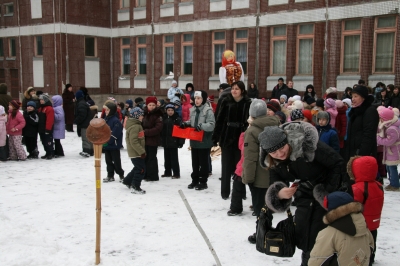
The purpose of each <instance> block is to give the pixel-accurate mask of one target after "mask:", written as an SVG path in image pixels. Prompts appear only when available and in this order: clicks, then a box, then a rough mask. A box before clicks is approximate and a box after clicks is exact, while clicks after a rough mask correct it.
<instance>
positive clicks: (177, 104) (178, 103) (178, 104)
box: [174, 100, 182, 106]
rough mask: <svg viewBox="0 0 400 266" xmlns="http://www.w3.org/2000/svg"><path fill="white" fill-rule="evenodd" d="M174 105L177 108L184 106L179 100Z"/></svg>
mask: <svg viewBox="0 0 400 266" xmlns="http://www.w3.org/2000/svg"><path fill="white" fill-rule="evenodd" d="M174 104H175V105H176V106H182V103H181V101H179V100H176V101H175V102H174Z"/></svg>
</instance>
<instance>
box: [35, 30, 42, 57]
mask: <svg viewBox="0 0 400 266" xmlns="http://www.w3.org/2000/svg"><path fill="white" fill-rule="evenodd" d="M38 37H41V38H42V54H39V53H38ZM34 47H35V57H43V35H36V36H35V42H34Z"/></svg>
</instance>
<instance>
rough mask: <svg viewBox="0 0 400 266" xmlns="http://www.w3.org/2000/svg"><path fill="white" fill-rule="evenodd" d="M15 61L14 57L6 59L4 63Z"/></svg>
mask: <svg viewBox="0 0 400 266" xmlns="http://www.w3.org/2000/svg"><path fill="white" fill-rule="evenodd" d="M15 60H17V58H16V57H6V61H15Z"/></svg>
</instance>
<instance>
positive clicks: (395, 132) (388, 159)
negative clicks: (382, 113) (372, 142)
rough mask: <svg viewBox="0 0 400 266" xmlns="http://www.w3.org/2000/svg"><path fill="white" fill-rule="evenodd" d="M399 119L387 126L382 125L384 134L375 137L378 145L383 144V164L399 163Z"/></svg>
mask: <svg viewBox="0 0 400 266" xmlns="http://www.w3.org/2000/svg"><path fill="white" fill-rule="evenodd" d="M399 126H400V121H397V122H395V123H394V124H392V125H390V126H389V127H387V128H386V127H384V136H383V137H381V136H379V134H378V136H377V137H376V141H377V143H378V145H382V146H383V161H382V163H383V164H386V165H398V164H400V128H399Z"/></svg>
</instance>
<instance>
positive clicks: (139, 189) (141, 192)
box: [131, 186, 146, 195]
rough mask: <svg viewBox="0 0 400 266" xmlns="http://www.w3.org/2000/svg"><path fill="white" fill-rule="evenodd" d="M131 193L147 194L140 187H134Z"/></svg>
mask: <svg viewBox="0 0 400 266" xmlns="http://www.w3.org/2000/svg"><path fill="white" fill-rule="evenodd" d="M131 193H132V194H142V195H143V194H146V191H145V190H143V189H141V188H140V187H138V186H132V191H131Z"/></svg>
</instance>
